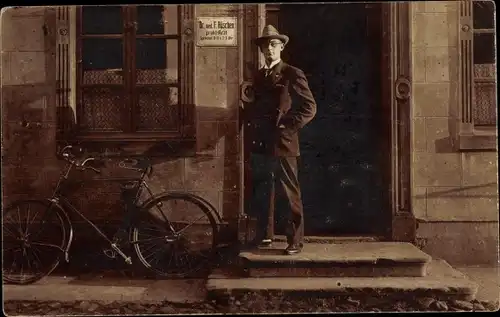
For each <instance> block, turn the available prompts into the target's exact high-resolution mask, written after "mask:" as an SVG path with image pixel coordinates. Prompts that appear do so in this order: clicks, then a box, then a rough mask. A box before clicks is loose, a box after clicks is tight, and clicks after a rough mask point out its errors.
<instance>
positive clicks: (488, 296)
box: [456, 266, 500, 302]
mask: <svg viewBox="0 0 500 317" xmlns="http://www.w3.org/2000/svg"><path fill="white" fill-rule="evenodd" d="M456 269H457V270H458V271H460V272H462V273H464V274H465V275H467V276H469V278H471V279H472V280H473V281H475V282H476V283H477V284H479V289H478V292H477V295H476V298H477V299H478V300H481V301H483V300H484V301H492V302H495V301H499V300H500V275H499V273H500V270H499V268H498V267H497V268H495V267H479V266H477V267H456Z"/></svg>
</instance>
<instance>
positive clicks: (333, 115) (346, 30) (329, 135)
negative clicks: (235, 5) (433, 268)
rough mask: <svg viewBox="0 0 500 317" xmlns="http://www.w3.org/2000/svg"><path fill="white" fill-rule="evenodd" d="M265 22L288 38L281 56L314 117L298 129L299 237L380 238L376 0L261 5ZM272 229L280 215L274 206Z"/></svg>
mask: <svg viewBox="0 0 500 317" xmlns="http://www.w3.org/2000/svg"><path fill="white" fill-rule="evenodd" d="M266 11H267V18H266V24H273V25H274V26H276V27H277V28H278V30H279V31H280V32H281V33H285V34H287V35H288V36H289V37H290V41H289V43H288V44H287V46H286V47H285V50H284V52H283V55H282V57H283V60H284V61H286V62H287V63H289V64H291V65H293V66H296V67H298V68H300V69H302V70H303V71H304V73H305V74H306V76H307V78H308V82H309V86H310V88H311V91H312V93H313V95H314V97H315V99H316V102H317V105H318V111H317V115H316V117H315V119H314V120H313V121H312V122H311V123H309V124H308V125H307V126H306V127H304V128H303V129H302V131H301V133H300V146H301V159H300V174H299V178H300V183H301V188H302V195H303V204H304V217H305V220H304V221H305V234H306V235H314V236H321V235H324V236H335V235H383V234H384V233H385V232H386V231H387V229H388V227H390V223H389V222H388V220H390V205H389V201H388V197H387V192H388V189H389V184H387V181H386V179H387V178H386V177H385V174H384V173H387V172H388V171H387V164H386V163H385V162H386V161H387V160H388V159H389V153H387V141H388V139H389V136H387V133H386V131H387V125H388V124H389V123H390V122H389V121H388V120H390V119H389V118H390V115H389V114H387V113H385V112H386V111H385V112H384V111H382V109H383V107H382V96H381V90H382V83H381V80H380V79H381V77H382V76H381V69H382V66H381V65H382V59H381V58H382V50H383V48H382V40H381V38H382V34H381V33H382V27H381V23H380V21H381V17H380V15H381V11H380V10H379V7H378V6H377V5H373V4H363V3H348V4H327V5H321V4H285V5H268V6H267V10H266ZM275 219H276V228H277V233H278V234H283V233H284V227H285V226H284V224H286V219H287V215H286V214H285V213H284V212H283V208H282V205H281V204H280V202H279V201H278V203H277V215H276V217H275Z"/></svg>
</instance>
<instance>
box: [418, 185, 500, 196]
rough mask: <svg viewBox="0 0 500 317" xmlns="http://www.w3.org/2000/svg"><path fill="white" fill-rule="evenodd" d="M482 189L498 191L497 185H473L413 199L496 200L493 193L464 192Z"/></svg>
mask: <svg viewBox="0 0 500 317" xmlns="http://www.w3.org/2000/svg"><path fill="white" fill-rule="evenodd" d="M484 188H495V192H496V190H497V189H498V188H497V183H496V182H493V183H487V184H482V185H475V186H465V187H460V188H454V189H449V190H440V191H435V192H433V193H427V194H421V195H415V196H414V197H415V198H443V197H453V198H497V199H498V194H493V193H488V192H486V193H481V194H472V195H471V194H465V193H464V192H467V191H468V190H474V189H484Z"/></svg>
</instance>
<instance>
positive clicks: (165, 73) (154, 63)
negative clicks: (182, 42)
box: [136, 39, 179, 84]
mask: <svg viewBox="0 0 500 317" xmlns="http://www.w3.org/2000/svg"><path fill="white" fill-rule="evenodd" d="M136 43H137V45H136V67H137V83H139V84H163V83H176V82H177V79H178V60H179V41H178V40H165V39H137V40H136Z"/></svg>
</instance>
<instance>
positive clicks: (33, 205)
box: [2, 200, 68, 285]
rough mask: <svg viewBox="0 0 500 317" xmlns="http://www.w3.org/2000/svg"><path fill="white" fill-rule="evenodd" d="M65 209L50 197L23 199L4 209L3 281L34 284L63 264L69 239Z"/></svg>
mask: <svg viewBox="0 0 500 317" xmlns="http://www.w3.org/2000/svg"><path fill="white" fill-rule="evenodd" d="M64 219H65V218H64V213H63V212H62V211H61V209H60V207H58V206H57V205H55V204H53V203H52V202H50V201H46V200H19V201H16V202H14V203H13V204H11V205H10V206H8V207H7V208H5V209H4V211H3V221H2V230H3V248H2V253H3V261H2V273H3V281H4V282H7V283H13V284H22V285H24V284H31V283H34V282H36V281H38V280H40V279H42V278H43V277H45V276H47V275H49V274H50V273H51V272H52V271H53V270H54V269H55V268H56V267H57V265H58V264H59V259H60V257H61V255H62V253H63V250H64V246H65V243H66V241H67V237H68V232H67V229H66V227H65V222H64Z"/></svg>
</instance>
